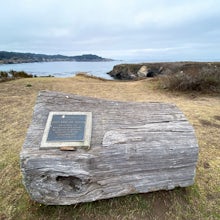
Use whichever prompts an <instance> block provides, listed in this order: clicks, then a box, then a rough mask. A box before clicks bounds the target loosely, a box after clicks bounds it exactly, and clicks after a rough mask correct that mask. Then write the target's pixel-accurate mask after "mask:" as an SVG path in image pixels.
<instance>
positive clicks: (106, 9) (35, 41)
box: [0, 0, 220, 57]
mask: <svg viewBox="0 0 220 220" xmlns="http://www.w3.org/2000/svg"><path fill="white" fill-rule="evenodd" d="M219 11H220V1H218V0H209V1H201V0H177V1H168V0H157V1H155V0H138V1H137V0H93V1H91V0H80V1H71V0H63V1H60V0H38V1H35V0H17V1H14V0H8V1H2V2H1V7H0V26H1V35H0V47H1V48H2V49H4V50H11V51H13V50H17V51H28V50H30V52H44V53H68V54H71V53H72V54H73V55H74V54H80V53H82V52H85V51H86V52H94V53H96V52H97V51H98V52H101V53H102V54H104V55H105V54H106V55H109V54H111V55H112V56H113V57H114V54H115V56H118V55H119V54H120V53H121V54H124V55H126V54H131V55H134V56H138V54H140V56H145V55H146V54H149V53H151V54H160V53H162V52H163V53H167V54H168V53H169V54H174V52H175V51H176V52H175V53H178V52H180V51H181V52H182V51H185V52H184V53H186V54H190V53H189V52H188V50H191V51H194V52H193V53H195V54H196V53H197V52H196V51H200V50H201V48H202V45H209V46H210V48H211V49H209V50H207V53H208V52H209V53H213V54H215V56H216V50H217V49H219V43H218V42H219V38H220V28H219V20H220V13H219ZM166 48H170V49H166ZM117 51H118V52H117ZM177 51H178V52H177ZM200 54H201V53H199V52H198V56H200ZM122 56H123V55H122ZM203 56H205V54H203Z"/></svg>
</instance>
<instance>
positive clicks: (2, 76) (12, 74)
mask: <svg viewBox="0 0 220 220" xmlns="http://www.w3.org/2000/svg"><path fill="white" fill-rule="evenodd" d="M32 77H33V75H31V74H28V73H26V72H24V71H14V70H10V71H8V72H7V71H0V82H5V81H8V80H12V79H19V78H32Z"/></svg>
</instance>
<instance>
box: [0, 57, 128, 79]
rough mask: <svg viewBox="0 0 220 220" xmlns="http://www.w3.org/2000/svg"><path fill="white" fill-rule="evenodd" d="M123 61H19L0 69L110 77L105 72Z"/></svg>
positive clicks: (63, 75)
mask: <svg viewBox="0 0 220 220" xmlns="http://www.w3.org/2000/svg"><path fill="white" fill-rule="evenodd" d="M120 63H125V62H123V61H109V62H42V63H20V64H2V65H0V71H10V70H15V71H25V72H27V73H29V74H32V75H36V76H48V75H52V76H55V77H71V76H74V75H75V74H77V73H79V72H87V73H89V74H91V75H94V76H97V77H102V78H105V79H112V78H111V77H110V76H109V75H108V74H106V73H107V72H109V71H111V70H112V69H113V67H114V66H115V65H117V64H120Z"/></svg>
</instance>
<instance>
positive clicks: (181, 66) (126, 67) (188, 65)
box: [107, 62, 220, 80]
mask: <svg viewBox="0 0 220 220" xmlns="http://www.w3.org/2000/svg"><path fill="white" fill-rule="evenodd" d="M201 71H219V73H220V62H166V63H165V62H164V63H141V64H120V65H116V66H114V68H113V70H112V71H110V72H108V73H107V74H109V75H110V76H111V77H113V78H114V79H121V80H136V79H141V78H146V77H155V76H157V75H161V74H174V73H178V72H186V73H189V74H197V73H199V72H201Z"/></svg>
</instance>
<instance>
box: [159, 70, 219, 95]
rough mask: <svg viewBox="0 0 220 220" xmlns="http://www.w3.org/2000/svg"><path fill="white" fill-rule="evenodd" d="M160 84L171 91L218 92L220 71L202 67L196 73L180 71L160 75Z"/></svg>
mask: <svg viewBox="0 0 220 220" xmlns="http://www.w3.org/2000/svg"><path fill="white" fill-rule="evenodd" d="M160 86H162V87H163V88H164V89H168V90H172V91H204V92H205V91H213V92H220V73H219V72H218V71H209V70H208V69H202V70H201V71H200V72H199V73H196V74H192V73H185V72H183V71H180V72H178V73H176V74H169V75H164V76H162V77H161V78H160Z"/></svg>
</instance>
